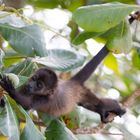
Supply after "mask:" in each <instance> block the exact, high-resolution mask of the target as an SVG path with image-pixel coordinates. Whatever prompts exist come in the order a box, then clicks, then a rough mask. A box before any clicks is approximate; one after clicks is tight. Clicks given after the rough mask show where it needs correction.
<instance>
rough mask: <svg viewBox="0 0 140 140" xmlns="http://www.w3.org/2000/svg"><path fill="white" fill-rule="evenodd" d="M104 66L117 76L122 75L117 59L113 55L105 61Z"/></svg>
mask: <svg viewBox="0 0 140 140" xmlns="http://www.w3.org/2000/svg"><path fill="white" fill-rule="evenodd" d="M104 64H105V66H107V67H108V68H109V69H111V70H113V71H114V72H115V73H116V74H119V73H120V71H119V67H118V62H117V59H116V57H115V56H114V55H112V54H111V53H110V54H109V55H108V56H107V57H106V58H105V59H104Z"/></svg>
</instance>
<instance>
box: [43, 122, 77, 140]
mask: <svg viewBox="0 0 140 140" xmlns="http://www.w3.org/2000/svg"><path fill="white" fill-rule="evenodd" d="M45 136H46V139H47V140H56V139H57V140H77V138H76V137H75V136H74V135H73V134H72V133H71V131H69V130H68V129H67V128H66V127H65V126H64V124H62V122H60V121H59V120H53V121H52V122H51V124H50V125H49V126H48V127H47V130H46V133H45Z"/></svg>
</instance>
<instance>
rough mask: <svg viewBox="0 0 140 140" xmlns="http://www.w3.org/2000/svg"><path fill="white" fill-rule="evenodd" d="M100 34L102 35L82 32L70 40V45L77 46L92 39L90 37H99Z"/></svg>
mask: <svg viewBox="0 0 140 140" xmlns="http://www.w3.org/2000/svg"><path fill="white" fill-rule="evenodd" d="M101 34H102V33H100V32H86V31H83V32H81V33H80V34H78V35H77V36H76V37H75V38H74V39H73V40H72V43H73V44H75V45H79V44H81V43H83V42H84V41H85V40H87V39H89V38H92V37H93V38H94V37H97V36H100V35H101Z"/></svg>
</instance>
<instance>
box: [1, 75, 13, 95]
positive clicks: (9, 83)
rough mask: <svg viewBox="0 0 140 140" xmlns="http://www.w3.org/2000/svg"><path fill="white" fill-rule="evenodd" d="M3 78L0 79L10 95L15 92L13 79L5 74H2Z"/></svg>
mask: <svg viewBox="0 0 140 140" xmlns="http://www.w3.org/2000/svg"><path fill="white" fill-rule="evenodd" d="M0 78H1V80H0V85H1V87H2V88H3V89H4V90H5V91H6V92H8V93H9V95H11V94H12V93H13V92H15V88H14V86H13V84H12V81H11V80H9V78H8V77H7V76H5V75H1V76H0Z"/></svg>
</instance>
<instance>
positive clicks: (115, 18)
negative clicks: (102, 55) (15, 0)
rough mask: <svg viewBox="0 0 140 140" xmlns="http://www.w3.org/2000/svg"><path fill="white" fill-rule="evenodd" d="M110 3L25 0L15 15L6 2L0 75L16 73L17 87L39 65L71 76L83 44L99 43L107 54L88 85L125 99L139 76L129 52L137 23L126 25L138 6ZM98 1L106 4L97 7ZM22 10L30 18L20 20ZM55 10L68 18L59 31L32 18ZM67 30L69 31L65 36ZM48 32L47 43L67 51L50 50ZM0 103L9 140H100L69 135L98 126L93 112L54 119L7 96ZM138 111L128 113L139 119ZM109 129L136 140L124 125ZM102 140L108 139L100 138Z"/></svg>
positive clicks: (139, 57) (136, 59)
mask: <svg viewBox="0 0 140 140" xmlns="http://www.w3.org/2000/svg"><path fill="white" fill-rule="evenodd" d="M112 1H113V0H105V1H103V0H65V1H63V0H27V1H26V2H25V5H22V7H24V6H25V8H22V9H20V10H16V9H14V8H12V7H8V6H9V5H10V3H9V5H8V6H6V7H5V6H4V5H1V6H0V10H1V11H0V68H1V70H0V72H1V73H14V74H16V75H17V76H18V77H19V79H20V83H19V85H18V87H20V86H21V85H22V84H24V83H25V82H26V81H27V79H28V78H29V76H30V75H31V74H32V73H33V72H34V71H35V70H36V69H38V68H39V67H42V66H45V67H50V68H52V69H53V70H57V71H59V72H58V73H62V72H71V71H72V70H74V69H76V68H78V67H80V66H82V65H83V63H84V62H85V56H84V55H82V54H81V53H80V50H81V49H82V50H84V52H86V54H88V53H89V50H88V45H87V41H88V39H90V40H93V39H94V40H95V41H97V42H99V43H104V44H105V46H106V47H107V48H108V49H109V51H110V54H109V55H108V56H107V57H106V59H105V60H104V62H103V63H102V65H100V66H99V68H98V70H97V73H96V74H95V75H94V76H93V77H92V78H91V81H92V80H94V81H92V83H91V82H89V84H88V85H89V87H90V85H91V87H92V88H94V90H95V93H99V92H101V94H102V95H106V96H107V94H105V92H107V91H108V93H109V91H111V90H114V91H116V92H117V93H119V94H120V98H122V99H125V97H127V96H128V95H131V94H132V92H133V91H134V90H135V89H136V88H138V85H139V82H140V80H139V79H138V78H137V77H138V76H140V74H139V71H138V70H139V69H140V51H139V48H134V47H133V42H134V41H135V43H136V42H137V43H139V42H140V36H138V34H136V32H137V30H136V29H135V27H136V24H137V22H134V23H133V24H132V25H130V24H129V23H128V16H129V14H130V13H131V12H133V11H137V10H138V9H139V8H140V6H138V5H130V3H131V4H135V1H132V0H131V1H130V0H125V1H122V0H119V1H118V2H112ZM103 2H106V3H105V4H102V3H103ZM107 2H108V3H107ZM119 2H124V3H126V4H124V3H119ZM6 4H7V3H6ZM95 4H97V5H95ZM26 5H30V6H32V9H33V10H34V11H33V13H32V14H31V15H30V14H29V15H28V16H25V15H24V13H25V11H26V10H27V9H26ZM16 7H18V5H17V6H16ZM56 8H57V9H59V10H60V9H61V11H64V12H66V11H67V12H66V13H68V14H70V15H71V16H72V18H69V20H68V22H67V23H66V24H65V26H64V27H63V28H61V29H57V28H56V29H55V28H52V27H51V25H49V20H48V21H47V20H45V19H44V17H43V18H42V19H41V18H40V17H39V18H36V16H37V15H38V14H40V13H43V14H44V13H45V12H46V11H47V10H50V9H51V10H52V11H53V10H56ZM58 16H59V15H58ZM56 22H57V21H56ZM130 28H131V30H130ZM68 29H69V30H71V32H70V31H69V32H67V30H68ZM132 30H134V32H132ZM48 32H51V34H53V35H52V36H51V37H50V38H49V39H48V40H49V41H48V42H53V40H54V41H55V42H56V43H57V44H59V41H58V40H57V38H62V39H64V40H65V41H67V42H68V43H67V45H69V46H70V47H69V48H68V49H66V48H67V46H66V45H63V46H62V47H61V46H60V47H59V48H53V49H50V44H49V43H48V42H47V41H46V40H47V39H46V36H45V35H46V33H48ZM136 35H137V36H136ZM52 44H53V43H52ZM93 48H94V46H93ZM95 48H96V47H95ZM95 48H94V49H95ZM124 53H127V57H126V56H124ZM116 54H119V55H116ZM89 56H90V55H89ZM131 60H132V61H131ZM123 66H125V67H123ZM118 83H119V84H118ZM18 87H17V88H18ZM0 92H1V91H0ZM99 96H100V95H99ZM4 99H5V100H6V106H5V107H4V108H0V132H1V134H2V135H3V136H6V137H9V140H19V139H23V140H31V139H36V140H43V139H48V140H53V139H57V140H59V139H60V140H76V139H79V140H82V139H86V140H90V139H100V137H98V136H89V135H88V136H86V135H85V136H81V135H78V136H76V135H74V134H73V133H72V132H71V131H70V130H69V129H76V128H78V127H85V126H92V125H97V123H99V121H100V120H99V116H98V115H97V114H95V113H93V112H92V113H91V112H88V111H87V110H84V109H83V108H82V109H81V108H80V107H77V108H76V109H75V110H74V111H73V112H72V113H70V114H68V115H65V116H62V117H61V118H53V117H50V116H48V115H47V114H43V113H41V112H37V113H36V112H34V111H31V112H26V111H25V110H24V109H23V108H22V107H20V106H19V105H17V104H16V103H15V102H14V101H13V100H11V98H10V97H8V95H4ZM139 106H140V105H139V104H138V103H137V104H136V106H135V108H133V110H131V111H132V112H133V114H136V115H135V116H134V117H135V118H136V117H140V111H139V109H137V108H138V107H139ZM81 110H82V111H81ZM131 115H132V114H131ZM40 119H41V120H42V121H41V125H40V123H38V122H40ZM42 122H43V125H42ZM139 127H140V126H139ZM114 128H115V129H117V131H119V132H122V133H123V134H124V135H123V136H124V139H127V138H128V137H130V138H132V139H138V136H137V135H135V134H134V133H132V132H131V131H130V129H129V127H127V124H125V125H124V126H122V125H121V124H119V123H116V122H113V123H112V124H110V125H107V127H106V130H107V131H111V130H112V129H114ZM131 133H132V134H131ZM0 138H1V137H0ZM117 138H118V137H117ZM104 139H113V138H112V137H111V136H104ZM115 139H116V138H115Z"/></svg>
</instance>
